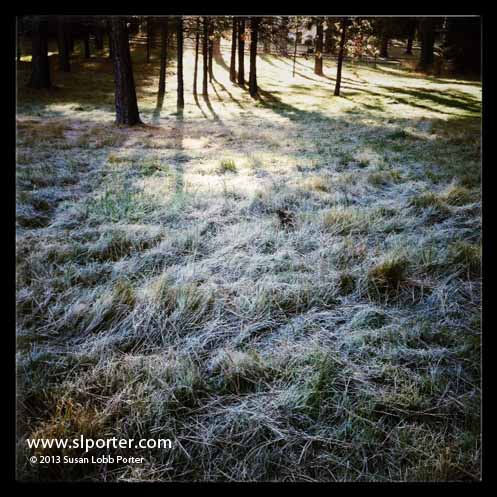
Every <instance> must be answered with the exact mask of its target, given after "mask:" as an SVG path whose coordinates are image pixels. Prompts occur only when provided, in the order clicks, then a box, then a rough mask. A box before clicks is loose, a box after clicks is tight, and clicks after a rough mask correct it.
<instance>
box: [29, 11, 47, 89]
mask: <svg viewBox="0 0 497 497" xmlns="http://www.w3.org/2000/svg"><path fill="white" fill-rule="evenodd" d="M31 43H32V52H31V53H32V59H31V78H30V80H29V86H30V87H31V88H36V89H40V88H50V87H51V81H50V62H49V59H48V21H47V20H46V19H42V18H41V16H34V18H33V27H32V31H31Z"/></svg>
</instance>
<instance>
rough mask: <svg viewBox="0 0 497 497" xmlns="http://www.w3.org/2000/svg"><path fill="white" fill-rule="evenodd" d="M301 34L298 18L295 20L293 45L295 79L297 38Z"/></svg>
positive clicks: (293, 74) (293, 73)
mask: <svg viewBox="0 0 497 497" xmlns="http://www.w3.org/2000/svg"><path fill="white" fill-rule="evenodd" d="M298 33H299V25H298V18H297V19H296V20H295V44H294V45H293V72H292V76H293V77H295V66H296V64H297V38H298Z"/></svg>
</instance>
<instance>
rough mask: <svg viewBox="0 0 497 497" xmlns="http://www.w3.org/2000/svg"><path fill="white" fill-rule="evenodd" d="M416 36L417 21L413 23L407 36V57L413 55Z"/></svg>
mask: <svg viewBox="0 0 497 497" xmlns="http://www.w3.org/2000/svg"><path fill="white" fill-rule="evenodd" d="M415 36H416V21H413V22H412V23H411V24H410V26H409V33H408V35H407V45H406V52H405V53H406V55H412V45H413V43H414V37H415Z"/></svg>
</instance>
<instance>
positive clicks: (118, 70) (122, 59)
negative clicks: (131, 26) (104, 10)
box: [109, 17, 141, 126]
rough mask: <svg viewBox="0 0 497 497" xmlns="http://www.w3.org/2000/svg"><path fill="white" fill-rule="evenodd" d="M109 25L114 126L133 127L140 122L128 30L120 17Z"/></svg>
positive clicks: (111, 20) (112, 19)
mask: <svg viewBox="0 0 497 497" xmlns="http://www.w3.org/2000/svg"><path fill="white" fill-rule="evenodd" d="M109 23H110V28H111V29H110V32H109V44H110V46H111V47H112V51H113V57H112V61H113V64H114V80H115V85H116V124H120V125H126V126H133V125H135V124H139V123H140V122H141V121H140V114H139V112H138V103H137V101H136V89H135V81H134V78H133V67H132V65H131V54H130V50H129V39H128V30H127V28H126V22H125V20H124V19H123V18H122V17H112V18H111V19H110V21H109Z"/></svg>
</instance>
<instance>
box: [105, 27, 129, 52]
mask: <svg viewBox="0 0 497 497" xmlns="http://www.w3.org/2000/svg"><path fill="white" fill-rule="evenodd" d="M123 22H124V21H123ZM124 29H125V30H126V37H127V39H128V47H129V37H128V30H127V28H126V25H125V26H124ZM107 31H108V33H109V59H112V57H113V47H112V36H111V31H112V27H111V21H107ZM130 57H131V55H130Z"/></svg>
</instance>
